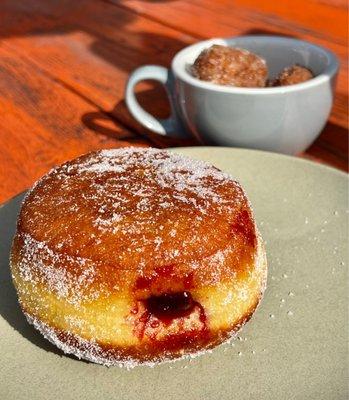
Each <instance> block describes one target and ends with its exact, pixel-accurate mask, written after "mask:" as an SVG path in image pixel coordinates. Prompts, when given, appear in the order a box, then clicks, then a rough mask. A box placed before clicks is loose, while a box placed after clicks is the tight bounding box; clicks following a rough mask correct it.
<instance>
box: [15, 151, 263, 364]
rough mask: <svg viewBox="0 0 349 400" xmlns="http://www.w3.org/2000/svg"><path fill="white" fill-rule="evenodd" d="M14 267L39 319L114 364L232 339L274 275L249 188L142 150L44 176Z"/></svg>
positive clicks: (81, 353) (206, 168) (47, 329)
mask: <svg viewBox="0 0 349 400" xmlns="http://www.w3.org/2000/svg"><path fill="white" fill-rule="evenodd" d="M11 269H12V275H13V279H14V284H15V286H16V288H17V292H18V296H19V301H20V304H21V306H22V308H23V310H24V312H25V313H26V315H27V318H28V320H29V322H31V323H32V324H34V326H35V327H36V328H37V329H39V331H40V332H41V333H43V334H44V336H45V337H47V338H48V339H49V340H50V341H51V342H53V343H55V344H56V345H57V346H58V347H60V348H61V349H63V350H64V351H66V352H68V353H73V354H75V355H77V356H78V357H82V358H85V359H88V360H92V361H95V362H99V363H102V364H106V365H113V364H116V363H118V362H129V361H130V360H131V361H132V362H134V363H143V362H153V361H156V360H164V359H173V358H176V357H180V356H182V355H183V354H188V353H191V352H198V351H201V350H204V349H208V348H211V347H213V346H214V345H216V344H218V343H221V342H222V341H223V340H225V339H226V338H227V337H228V336H229V335H232V334H233V333H234V332H235V331H237V330H238V329H239V328H240V326H241V325H242V323H244V322H245V321H247V320H248V319H249V318H250V316H251V315H252V313H253V311H254V309H255V307H256V306H257V304H258V302H259V301H260V298H261V296H262V293H263V291H264V288H265V279H266V260H265V253H264V249H263V245H262V241H261V238H260V236H259V234H258V232H257V229H256V226H255V223H254V219H253V215H252V210H251V207H250V205H249V202H248V200H247V198H246V195H245V193H244V191H243V189H242V188H241V187H240V185H239V184H238V183H237V182H236V181H235V180H234V179H233V178H231V177H230V176H229V175H227V174H225V173H223V172H221V171H219V170H218V169H216V168H215V167H213V166H210V165H208V164H206V163H204V162H201V161H195V160H190V159H188V158H185V157H183V156H180V155H176V154H173V153H168V152H166V151H161V150H156V149H137V148H128V149H121V150H103V151H99V152H94V153H90V154H87V155H85V156H82V157H80V158H78V159H76V160H73V161H71V162H68V163H66V164H64V165H62V166H60V167H58V168H56V169H54V170H52V171H51V172H49V173H48V174H47V175H46V176H44V177H43V178H42V179H41V180H40V181H39V182H38V183H37V184H36V185H35V186H34V188H33V189H32V190H31V192H30V193H29V194H28V196H27V198H26V199H25V202H24V204H23V206H22V209H21V212H20V215H19V219H18V226H17V233H16V235H15V238H14V241H13V247H12V252H11ZM168 307H170V314H169V311H168V310H169V309H168Z"/></svg>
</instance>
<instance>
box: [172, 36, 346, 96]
mask: <svg viewBox="0 0 349 400" xmlns="http://www.w3.org/2000/svg"><path fill="white" fill-rule="evenodd" d="M239 38H251V39H257V40H268V41H269V42H270V41H279V42H280V41H284V42H285V44H287V45H288V46H290V45H291V46H292V45H293V46H299V45H302V46H308V47H311V48H312V49H313V50H315V51H317V52H321V53H323V54H325V55H326V57H327V58H328V66H327V67H326V68H325V69H324V71H323V72H322V73H321V74H319V75H317V76H315V77H314V78H312V79H309V80H308V81H306V82H302V83H297V84H294V85H287V86H277V87H267V88H245V87H234V86H224V85H218V84H215V83H212V82H207V81H201V80H199V79H198V78H195V77H194V76H192V75H191V74H190V73H189V72H188V71H186V69H185V68H181V67H179V65H178V64H179V62H180V60H181V58H182V57H183V55H184V54H185V53H187V52H189V51H193V50H194V49H196V48H197V47H206V46H207V47H208V46H209V45H212V44H217V42H220V44H221V43H222V41H226V40H231V39H239ZM338 67H339V62H338V59H337V57H336V55H335V54H334V53H333V52H332V51H330V50H328V49H326V48H324V47H322V46H318V45H315V44H312V43H310V42H307V41H305V40H299V39H294V38H290V37H284V36H278V35H242V36H232V37H229V38H219V37H217V38H212V39H208V40H203V41H200V42H197V43H194V44H192V45H190V46H187V47H185V48H184V49H182V50H180V51H179V52H178V53H177V54H176V55H175V56H174V58H173V60H172V63H171V69H172V72H173V74H174V76H175V77H178V78H179V79H181V80H182V81H184V82H186V83H188V84H190V85H191V86H196V87H198V88H201V89H206V90H210V91H215V92H221V93H231V94H233V93H234V94H237V93H239V94H254V95H261V94H262V95H266V94H281V93H289V92H296V91H302V90H306V89H310V88H312V87H314V86H317V85H320V84H322V83H324V82H327V81H328V80H329V79H330V78H332V77H333V76H334V75H335V74H336V73H337V71H338Z"/></svg>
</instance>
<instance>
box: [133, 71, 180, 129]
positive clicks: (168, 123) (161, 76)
mask: <svg viewBox="0 0 349 400" xmlns="http://www.w3.org/2000/svg"><path fill="white" fill-rule="evenodd" d="M145 79H151V80H155V81H158V82H160V83H162V84H163V85H164V87H165V89H166V93H167V96H168V98H169V101H170V106H171V115H170V117H169V118H167V119H159V118H156V117H154V116H153V115H151V114H149V113H148V112H147V111H145V110H144V109H143V108H142V107H141V106H140V104H139V103H138V101H137V99H136V96H135V92H134V88H135V86H136V85H137V83H138V82H141V81H143V80H145ZM171 81H172V78H171V76H170V73H169V70H168V69H167V68H165V67H161V66H159V65H145V66H143V67H139V68H137V69H136V70H134V71H133V72H132V73H131V75H130V77H129V79H128V81H127V84H126V92H125V99H126V105H127V108H128V109H129V111H130V113H131V114H132V116H133V117H134V118H135V119H136V120H137V121H138V122H139V123H140V124H141V125H143V126H145V127H146V128H148V129H149V130H151V131H153V132H155V133H158V134H160V135H163V136H167V135H168V136H176V137H184V136H187V135H186V134H185V132H184V129H183V128H182V127H181V124H180V122H179V120H178V118H177V115H176V111H175V110H176V109H175V102H174V99H173V97H172V83H171Z"/></svg>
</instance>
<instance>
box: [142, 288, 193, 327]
mask: <svg viewBox="0 0 349 400" xmlns="http://www.w3.org/2000/svg"><path fill="white" fill-rule="evenodd" d="M195 304H196V302H195V301H194V300H193V297H192V295H191V294H190V292H187V291H184V292H177V293H165V294H163V295H161V296H151V297H149V298H148V299H147V300H145V305H146V308H147V310H148V312H149V313H150V314H152V315H154V317H156V318H157V319H159V320H160V321H162V322H164V323H165V324H166V325H168V324H170V323H171V322H172V321H173V320H174V319H176V318H181V317H186V316H188V315H189V314H190V313H191V312H192V311H193V309H194V307H195Z"/></svg>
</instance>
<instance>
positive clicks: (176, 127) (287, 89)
mask: <svg viewBox="0 0 349 400" xmlns="http://www.w3.org/2000/svg"><path fill="white" fill-rule="evenodd" d="M213 44H222V45H227V46H233V47H240V48H243V49H247V50H249V51H252V52H254V53H256V54H258V55H259V56H261V57H262V58H264V59H265V60H266V62H267V65H268V68H269V78H271V79H272V78H275V77H276V76H277V75H278V74H279V73H280V72H281V71H282V70H283V68H285V67H288V66H291V65H293V64H299V65H302V66H305V67H307V68H309V69H310V70H311V71H313V73H314V74H315V78H313V79H311V80H309V81H306V82H303V83H299V84H296V85H290V86H280V87H271V88H239V87H229V86H222V85H217V84H213V83H210V82H205V81H201V80H199V79H197V78H195V77H193V76H192V75H191V73H190V66H191V65H192V64H193V63H194V61H195V59H196V58H197V56H198V55H199V54H200V52H201V51H202V50H203V49H206V48H208V47H210V46H211V45H213ZM337 71H338V61H337V58H336V56H335V55H334V54H333V53H332V52H330V51H328V50H326V49H324V48H322V47H319V46H315V45H313V44H310V43H308V42H305V41H301V40H296V39H291V38H285V37H279V36H241V37H235V38H230V39H211V40H206V41H203V42H199V43H196V44H194V45H191V46H189V47H186V48H184V49H183V50H181V51H180V52H179V53H177V55H176V56H175V57H174V59H173V61H172V65H171V69H170V70H168V69H167V68H164V67H161V66H156V65H147V66H143V67H140V68H138V69H136V70H135V71H133V72H132V74H131V75H130V77H129V80H128V82H127V86H126V94H125V98H126V103H127V106H128V109H129V110H130V112H131V114H132V115H133V117H134V118H135V119H136V120H137V121H138V122H140V123H141V124H142V125H144V126H145V127H146V128H148V129H150V130H151V131H154V132H156V133H159V134H160V135H170V136H179V137H183V136H188V135H194V136H195V137H197V138H198V139H199V140H200V141H202V142H203V143H207V144H217V145H222V146H238V147H249V148H256V149H263V150H269V151H276V152H280V153H286V154H296V153H299V152H301V151H303V150H305V149H306V148H307V147H308V146H309V145H310V144H311V143H312V142H313V141H314V140H315V139H316V137H317V136H318V135H319V134H320V132H321V130H322V129H323V127H324V125H325V123H326V121H327V119H328V116H329V113H330V111H331V107H332V103H333V95H334V84H335V77H336V74H337ZM142 80H156V81H160V82H161V83H162V84H163V85H164V86H165V88H166V91H167V93H168V97H169V100H170V105H171V109H172V113H171V116H170V117H169V118H168V119H165V120H161V119H157V118H155V117H154V116H152V115H150V114H149V113H147V112H146V111H145V110H144V109H143V108H142V107H141V106H140V105H139V103H138V102H137V99H136V97H135V94H134V88H135V85H136V84H137V83H138V82H140V81H142Z"/></svg>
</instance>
